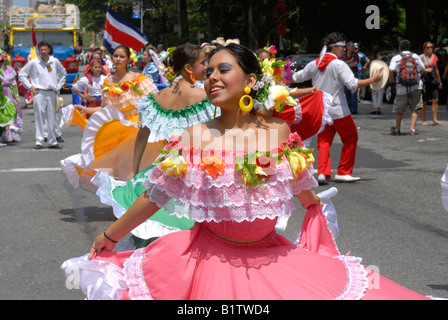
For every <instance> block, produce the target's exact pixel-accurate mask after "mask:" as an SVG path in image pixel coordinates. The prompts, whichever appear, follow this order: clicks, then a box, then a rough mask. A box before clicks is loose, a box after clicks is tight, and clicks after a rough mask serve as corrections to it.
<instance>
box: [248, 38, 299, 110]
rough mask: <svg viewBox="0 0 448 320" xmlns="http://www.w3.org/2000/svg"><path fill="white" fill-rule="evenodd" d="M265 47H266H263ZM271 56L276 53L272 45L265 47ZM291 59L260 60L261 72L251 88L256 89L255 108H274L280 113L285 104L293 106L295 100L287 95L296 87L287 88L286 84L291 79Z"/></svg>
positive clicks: (295, 103)
mask: <svg viewBox="0 0 448 320" xmlns="http://www.w3.org/2000/svg"><path fill="white" fill-rule="evenodd" d="M265 49H266V48H265ZM266 50H268V51H269V52H271V54H272V55H273V56H275V54H276V53H277V50H276V49H275V47H274V46H270V47H269V48H267V49H266ZM291 62H292V60H291V59H289V58H287V59H286V61H282V60H275V58H272V59H271V60H269V59H264V60H263V61H261V60H260V67H261V71H262V74H261V75H258V76H257V78H258V81H257V83H256V84H255V86H254V88H253V90H254V91H257V96H256V98H255V99H254V107H255V109H256V110H258V111H261V110H263V109H267V110H270V109H274V110H276V111H277V112H278V113H281V112H282V111H283V109H284V107H285V104H287V105H292V106H295V105H297V102H296V101H295V100H294V99H293V98H292V97H291V96H290V95H289V94H290V92H293V91H294V90H296V89H293V90H289V88H288V85H289V83H290V81H291V79H292V73H293V72H292V70H291V68H290V64H291Z"/></svg>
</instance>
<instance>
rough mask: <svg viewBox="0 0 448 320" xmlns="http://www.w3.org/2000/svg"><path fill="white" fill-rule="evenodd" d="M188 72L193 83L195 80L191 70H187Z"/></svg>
mask: <svg viewBox="0 0 448 320" xmlns="http://www.w3.org/2000/svg"><path fill="white" fill-rule="evenodd" d="M188 73H189V74H190V80H191V82H193V83H195V82H196V78H195V77H194V75H193V71H191V70H190V71H188Z"/></svg>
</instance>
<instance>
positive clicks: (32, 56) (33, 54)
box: [30, 24, 37, 59]
mask: <svg viewBox="0 0 448 320" xmlns="http://www.w3.org/2000/svg"><path fill="white" fill-rule="evenodd" d="M31 38H32V39H33V46H32V47H31V50H30V57H31V59H34V58H37V51H36V48H37V40H36V33H35V32H34V24H33V26H32V27H31Z"/></svg>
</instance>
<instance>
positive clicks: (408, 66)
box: [397, 53, 420, 87]
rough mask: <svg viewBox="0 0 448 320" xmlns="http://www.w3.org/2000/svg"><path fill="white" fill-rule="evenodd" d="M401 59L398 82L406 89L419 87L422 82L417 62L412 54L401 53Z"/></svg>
mask: <svg viewBox="0 0 448 320" xmlns="http://www.w3.org/2000/svg"><path fill="white" fill-rule="evenodd" d="M401 57H402V58H401V62H400V65H399V66H398V72H397V75H398V82H399V83H401V84H402V85H404V86H406V87H411V86H414V85H417V84H418V83H419V82H420V72H419V71H418V65H417V61H416V60H415V59H414V58H412V53H408V54H403V53H401Z"/></svg>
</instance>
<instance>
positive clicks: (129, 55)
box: [98, 44, 131, 58]
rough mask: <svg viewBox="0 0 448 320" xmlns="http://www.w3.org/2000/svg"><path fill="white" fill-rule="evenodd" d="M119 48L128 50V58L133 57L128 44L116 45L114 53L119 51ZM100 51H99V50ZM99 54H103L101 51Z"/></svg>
mask: <svg viewBox="0 0 448 320" xmlns="http://www.w3.org/2000/svg"><path fill="white" fill-rule="evenodd" d="M118 49H122V50H124V51H125V52H126V55H127V57H128V58H130V57H131V49H129V47H128V46H125V45H124V44H120V45H119V46H118V47H116V48H115V49H114V53H115V51H117V50H118ZM98 53H99V52H98ZM99 54H100V55H101V53H99Z"/></svg>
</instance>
